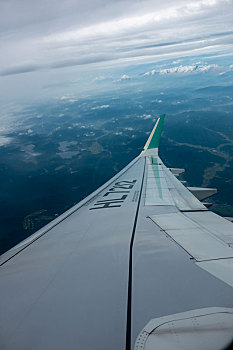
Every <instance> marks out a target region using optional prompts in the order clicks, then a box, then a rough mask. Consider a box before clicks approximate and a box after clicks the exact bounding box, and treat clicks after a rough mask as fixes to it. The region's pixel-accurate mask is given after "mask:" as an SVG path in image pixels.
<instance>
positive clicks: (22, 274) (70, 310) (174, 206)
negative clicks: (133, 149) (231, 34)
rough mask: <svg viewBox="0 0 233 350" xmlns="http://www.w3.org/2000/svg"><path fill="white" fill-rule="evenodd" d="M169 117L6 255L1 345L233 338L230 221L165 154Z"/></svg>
mask: <svg viewBox="0 0 233 350" xmlns="http://www.w3.org/2000/svg"><path fill="white" fill-rule="evenodd" d="M163 119H164V116H160V117H159V118H158V121H157V123H156V125H155V127H154V129H153V130H152V133H151V135H150V137H149V139H148V141H147V143H146V145H145V148H144V150H143V151H142V153H141V154H140V155H139V156H138V157H137V158H135V159H134V160H133V161H132V162H131V163H130V164H129V165H128V166H126V167H125V168H124V169H123V170H122V171H121V172H120V173H118V174H117V175H116V176H114V177H113V178H112V179H111V180H109V181H108V182H107V183H106V184H105V185H103V186H102V187H101V188H99V189H98V190H97V191H95V192H94V193H93V194H91V195H90V196H88V197H87V198H86V199H84V200H83V201H81V202H80V203H79V204H77V205H76V206H75V207H73V208H71V209H70V210H69V211H67V212H66V213H64V214H63V215H61V216H60V217H59V218H57V219H56V220H54V221H53V222H51V223H50V224H48V225H47V226H45V227H44V228H43V229H41V230H39V231H38V232H36V233H35V234H34V235H32V236H30V237H29V238H28V239H26V240H25V241H23V242H22V243H20V244H18V245H17V246H16V247H14V248H12V249H11V250H9V251H8V252H6V253H5V254H3V255H2V257H1V272H0V273H1V275H0V276H1V277H0V278H1V288H0V303H1V306H0V310H1V312H0V348H1V349H2V350H15V349H17V350H31V349H38V350H52V349H56V350H60V349H61V350H63V349H69V350H73V349H80V350H90V349H99V350H104V349H112V350H114V349H116V350H119V349H126V350H129V349H133V348H135V349H146V350H148V349H156V350H157V349H158V350H160V349H161V350H166V349H179V350H182V349H183V350H186V349H187V348H189V349H211V350H215V349H216V350H217V349H223V348H224V347H225V346H226V345H227V344H228V343H229V342H230V341H231V340H232V335H233V331H232V330H233V224H232V223H231V222H230V221H228V220H226V219H224V218H222V217H220V216H218V215H216V214H214V213H212V212H210V211H208V210H207V208H206V206H205V205H204V204H203V203H201V202H200V201H199V200H198V198H196V197H198V195H200V193H199V192H200V191H201V190H198V189H195V190H193V193H195V194H196V196H194V195H193V193H192V189H191V188H190V189H188V188H186V187H185V186H184V185H183V184H182V183H181V182H180V181H179V180H178V179H177V177H176V176H175V175H178V174H179V172H180V171H182V169H168V168H167V167H166V166H165V165H164V164H163V162H162V161H161V159H160V158H159V156H158V145H159V139H160V135H161V131H162V126H163ZM174 174H175V175H174ZM195 191H196V192H195ZM201 196H202V197H203V193H202V194H201Z"/></svg>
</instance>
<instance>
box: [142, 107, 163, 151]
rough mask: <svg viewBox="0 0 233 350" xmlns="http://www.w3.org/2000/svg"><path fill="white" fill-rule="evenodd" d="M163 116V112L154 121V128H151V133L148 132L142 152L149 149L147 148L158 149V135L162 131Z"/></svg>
mask: <svg viewBox="0 0 233 350" xmlns="http://www.w3.org/2000/svg"><path fill="white" fill-rule="evenodd" d="M164 118H165V114H162V115H161V116H160V117H159V118H158V120H157V122H156V124H155V126H154V128H153V130H152V132H151V134H150V136H149V138H148V140H147V142H146V144H145V146H144V152H145V151H147V150H149V149H157V150H158V147H159V141H160V136H161V133H162V130H163V121H164Z"/></svg>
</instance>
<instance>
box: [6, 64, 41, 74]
mask: <svg viewBox="0 0 233 350" xmlns="http://www.w3.org/2000/svg"><path fill="white" fill-rule="evenodd" d="M38 69H40V66H38V65H34V64H23V65H19V66H13V67H9V68H7V69H4V70H2V71H0V75H1V76H7V75H14V74H22V73H29V72H34V71H36V70H38Z"/></svg>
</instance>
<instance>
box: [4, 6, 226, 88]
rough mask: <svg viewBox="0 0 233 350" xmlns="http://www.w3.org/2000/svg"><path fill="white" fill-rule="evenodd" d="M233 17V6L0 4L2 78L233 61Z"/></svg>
mask: <svg viewBox="0 0 233 350" xmlns="http://www.w3.org/2000/svg"><path fill="white" fill-rule="evenodd" d="M232 18H233V0H195V1H190V0H176V1H174V0H163V1H161V0H122V1H121V0H85V1H84V0H49V1H48V0H37V1H34V0H0V28H1V36H0V52H1V57H0V76H1V77H2V78H5V77H9V76H14V77H15V76H16V75H21V76H22V75H24V76H26V75H28V74H30V72H37V71H40V72H42V74H46V71H50V72H51V70H53V71H54V72H55V71H58V70H59V69H61V68H64V67H67V68H68V67H82V70H83V69H84V70H85V69H87V70H88V69H89V68H88V67H90V66H92V67H93V64H94V65H97V67H99V66H101V65H104V66H105V67H106V66H108V65H109V66H114V65H116V66H117V65H118V66H119V65H123V64H131V63H132V64H137V63H143V62H147V61H148V62H149V61H150V62H156V60H157V61H158V60H161V59H166V58H172V57H184V56H188V55H191V54H192V55H200V54H218V55H220V54H221V55H230V54H231V53H232V52H233V50H232V48H233V26H232V23H233V21H232ZM12 79H14V78H12ZM25 79H26V78H25ZM27 79H28V78H27ZM5 81H6V80H4V84H5ZM11 81H13V80H11Z"/></svg>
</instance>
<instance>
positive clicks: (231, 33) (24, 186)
mask: <svg viewBox="0 0 233 350" xmlns="http://www.w3.org/2000/svg"><path fill="white" fill-rule="evenodd" d="M0 17H1V20H0V23H1V34H2V35H1V38H0V50H1V52H2V53H3V55H2V56H1V58H0V63H1V65H0V67H1V68H0V86H1V96H0V106H1V112H0V120H1V127H0V177H1V187H0V193H1V197H0V198H1V203H0V207H1V211H2V213H3V215H2V218H1V223H0V238H1V242H2V245H1V247H2V248H1V250H2V251H4V250H6V249H8V248H10V247H11V246H12V245H14V244H16V243H17V242H18V241H20V240H22V239H23V238H25V237H26V236H28V235H29V234H31V233H33V232H34V231H35V230H37V229H38V228H39V227H41V226H43V225H44V224H46V223H47V222H48V221H49V220H51V219H53V218H54V217H56V216H57V215H58V214H60V213H62V212H63V211H64V210H66V209H68V208H69V207H71V206H72V205H74V204H75V203H77V202H78V201H79V200H80V199H82V198H83V197H85V196H86V195H87V194H89V193H90V192H92V191H93V190H94V189H96V188H97V187H99V186H100V185H101V184H102V183H103V182H105V181H106V180H107V179H109V177H111V176H112V175H114V174H115V173H116V172H117V171H119V170H120V169H121V168H122V167H123V166H124V165H126V164H127V163H128V162H129V161H130V160H131V159H132V158H133V157H135V156H136V155H137V154H138V153H139V152H140V150H141V148H142V147H143V145H144V143H145V141H146V139H147V137H148V133H149V132H150V131H151V129H152V127H153V124H154V122H155V119H156V116H158V115H159V114H160V113H165V114H166V123H165V130H164V134H163V138H162V141H161V149H160V151H161V152H160V154H161V156H162V158H163V160H164V162H165V164H167V165H168V166H174V167H184V168H185V169H186V173H185V175H184V178H185V179H186V180H187V181H188V183H189V185H197V186H199V185H200V186H201V185H202V186H211V187H212V186H213V187H215V186H216V187H217V188H218V190H219V194H218V195H217V196H215V198H213V201H214V202H215V205H214V209H215V210H217V211H218V212H220V213H221V214H222V215H226V216H230V215H233V210H232V207H233V199H232V195H231V193H232V190H233V50H232V48H233V28H232V18H233V1H223V0H222V1H217V0H203V1H195V2H190V1H176V2H174V1H173V2H172V1H164V2H163V3H162V4H161V3H160V2H158V1H117V2H116V1H101V0H98V1H93V0H92V1H85V3H84V2H83V1H71V0H67V1H55V0H54V1H50V2H49V3H48V2H46V1H38V2H36V3H34V2H31V1H27V0H20V1H16V0H8V1H4V2H1V3H0Z"/></svg>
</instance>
